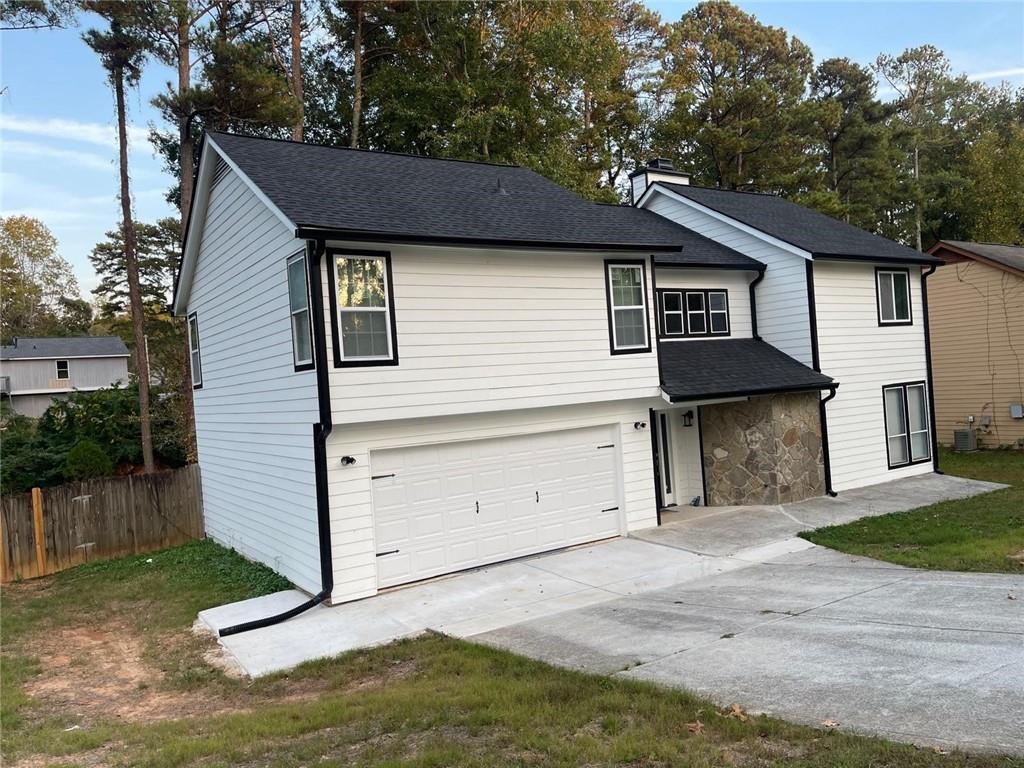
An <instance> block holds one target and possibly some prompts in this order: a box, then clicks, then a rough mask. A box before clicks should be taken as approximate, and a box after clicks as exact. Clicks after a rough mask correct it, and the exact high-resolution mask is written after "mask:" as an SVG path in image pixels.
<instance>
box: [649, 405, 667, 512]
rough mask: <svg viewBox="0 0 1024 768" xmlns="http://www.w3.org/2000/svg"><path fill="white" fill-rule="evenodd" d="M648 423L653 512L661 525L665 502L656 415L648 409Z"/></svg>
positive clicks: (652, 410)
mask: <svg viewBox="0 0 1024 768" xmlns="http://www.w3.org/2000/svg"><path fill="white" fill-rule="evenodd" d="M647 413H648V416H647V418H648V422H649V424H650V425H651V456H653V457H654V504H655V506H656V507H657V509H655V512H656V513H657V516H658V525H661V508H662V507H663V506H664V505H665V500H664V499H662V498H661V450H660V449H659V448H658V430H659V429H660V427H659V426H657V424H658V414H657V413H656V412H655V410H654V409H653V408H649V409H648V411H647Z"/></svg>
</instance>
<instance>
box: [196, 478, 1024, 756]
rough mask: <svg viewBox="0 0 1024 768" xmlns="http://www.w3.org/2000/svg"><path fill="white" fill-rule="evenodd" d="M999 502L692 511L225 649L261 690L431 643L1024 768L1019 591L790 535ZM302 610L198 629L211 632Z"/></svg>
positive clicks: (311, 615) (243, 615) (957, 490)
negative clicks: (382, 650) (421, 637)
mask: <svg viewBox="0 0 1024 768" xmlns="http://www.w3.org/2000/svg"><path fill="white" fill-rule="evenodd" d="M995 487H998V486H994V485H992V484H988V483H978V482H974V481H967V480H961V479H958V478H950V477H942V476H934V475H932V476H926V477H922V478H914V479H913V480H904V481H897V482H894V483H887V484H885V485H882V486H875V487H874V488H869V489H862V490H860V491H856V492H850V493H847V494H843V496H842V497H841V498H839V499H820V500H814V501H811V502H803V503H801V504H796V505H785V506H782V507H764V508H755V509H751V508H746V509H735V510H732V509H720V510H714V509H707V508H705V509H693V510H684V511H683V512H682V513H677V514H676V515H674V516H671V517H670V518H667V521H666V522H665V524H664V525H662V526H661V527H660V528H658V529H654V530H652V531H649V532H646V533H643V534H641V535H640V536H637V537H632V538H629V539H619V540H614V541H610V542H606V543H604V544H598V545H592V546H588V547H581V548H577V549H573V550H567V551H563V552H558V553H554V554H550V555H545V556H541V557H535V558H530V559H525V560H520V561H516V562H513V563H506V564H503V565H499V566H494V567H491V568H484V569H480V570H478V571H474V572H471V573H467V574H462V575H458V576H454V577H451V578H448V579H441V580H436V581H433V582H428V583H424V584H420V585H417V586H413V587H410V588H407V589H400V590H395V591H392V592H389V593H386V594H382V595H379V596H377V597H375V598H370V599H368V600H363V601H360V602H357V603H352V604H348V605H343V606H338V607H334V608H320V609H316V610H313V611H310V612H308V613H306V614H304V615H302V616H300V617H298V618H296V619H293V620H292V621H289V622H285V623H283V624H279V625H277V626H274V627H268V628H265V629H262V630H258V631H255V632H250V633H247V634H243V635H236V636H233V637H229V638H225V639H224V640H223V641H222V644H223V645H224V647H225V650H226V651H227V652H228V653H229V654H230V655H231V656H232V657H233V659H234V660H235V662H237V663H238V664H239V665H240V666H241V667H242V668H243V669H244V670H245V671H247V672H248V673H249V674H254V675H258V674H265V673H267V672H271V671H275V670H279V669H285V668H288V667H290V666H294V665H295V664H297V663H299V662H301V661H304V660H307V659H310V658H316V657H320V656H328V655H333V654H336V653H340V652H342V651H345V650H349V649H351V648H355V647H359V646H365V645H372V644H379V643H384V642H388V641H390V640H393V639H396V638H398V637H405V636H410V635H415V634H418V633H420V632H422V631H424V630H426V629H433V630H437V631H441V632H446V633H448V634H451V635H454V636H457V637H463V638H467V639H470V640H472V641H474V642H481V643H486V644H489V645H493V646H498V647H501V648H506V649H508V650H511V651H514V652H516V653H521V654H523V655H526V656H531V657H534V658H537V659H541V660H544V661H548V662H551V663H553V664H558V665H561V666H567V667H573V668H579V669H585V670H589V671H593V672H598V673H603V674H614V675H620V676H623V677H629V678H632V679H638V680H647V681H653V682H656V683H659V684H663V685H669V686H677V687H682V688H686V689H689V690H693V691H696V692H698V693H702V694H704V695H707V696H708V697H710V698H711V699H713V700H714V701H716V702H717V703H719V704H721V705H723V706H724V705H727V704H731V703H733V702H736V703H739V704H741V705H743V706H744V707H745V708H747V709H748V710H751V711H763V712H768V713H770V714H773V715H777V716H780V717H784V718H787V719H789V720H794V721H798V722H804V723H809V724H811V725H818V724H820V723H822V722H823V721H825V720H834V721H838V722H839V723H840V727H841V728H849V729H853V730H859V731H865V732H870V733H875V734H880V735H884V736H888V737H890V738H894V739H898V740H901V741H910V742H914V743H918V744H922V745H929V746H930V745H958V746H962V747H965V748H969V749H986V750H996V751H1005V752H1013V753H1020V754H1024V577H1020V576H1008V575H995V574H962V573H940V572H926V571H917V570H912V569H905V568H899V567H896V566H891V565H888V564H884V563H880V562H878V561H874V560H868V559H864V558H855V557H849V556H846V555H841V554H839V553H836V552H833V551H831V550H828V549H824V548H821V547H817V546H814V545H812V544H810V543H809V542H806V541H804V540H802V539H798V538H794V536H793V535H794V533H796V532H797V531H799V530H802V529H805V528H808V527H817V526H819V525H826V524H829V523H832V522H845V521H846V520H850V519H855V518H858V517H863V516H865V515H870V514H884V513H886V512H891V511H896V510H898V509H908V508H912V507H916V506H920V505H922V504H928V503H931V502H933V501H937V500H939V499H944V498H958V497H964V496H969V495H973V494H975V493H980V492H984V491H986V490H991V489H993V488H995ZM686 512H689V514H685V513H686ZM299 598H300V596H299V595H298V594H297V593H294V592H286V593H278V594H277V595H270V596H268V597H265V598H257V599H256V600H253V601H245V602H243V603H235V604H232V605H228V606H221V607H220V608H215V609H211V610H210V611H204V612H203V613H202V614H200V620H201V621H202V623H204V624H205V625H207V626H209V627H211V628H216V627H219V626H225V625H227V624H230V623H234V622H235V621H239V620H244V619H248V618H254V617H256V616H263V615H267V614H268V613H270V612H272V611H273V610H280V609H282V608H284V607H290V606H291V605H294V604H296V603H297V602H299Z"/></svg>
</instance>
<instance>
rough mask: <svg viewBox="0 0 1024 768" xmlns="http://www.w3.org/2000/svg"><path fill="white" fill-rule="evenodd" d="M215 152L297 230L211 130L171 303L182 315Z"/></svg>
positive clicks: (192, 273)
mask: <svg viewBox="0 0 1024 768" xmlns="http://www.w3.org/2000/svg"><path fill="white" fill-rule="evenodd" d="M213 153H216V156H217V157H219V158H220V159H221V160H223V161H224V163H225V165H227V166H228V168H230V169H231V170H232V171H233V172H234V173H235V174H236V175H237V176H238V178H239V179H241V181H242V183H243V184H245V186H246V187H248V189H249V190H250V191H251V192H252V193H253V194H254V195H255V196H256V199H257V200H259V201H260V202H261V203H263V205H265V206H266V207H267V209H268V210H269V211H270V212H271V213H273V214H274V216H275V217H276V218H277V219H278V221H280V222H281V223H282V224H283V225H284V226H285V227H286V228H287V229H288V231H289V232H294V231H295V230H296V229H297V227H296V224H295V222H293V221H292V220H291V219H289V218H288V217H287V216H285V215H284V212H283V211H282V210H281V209H280V208H278V207H277V206H276V205H274V204H273V203H272V202H271V201H270V198H269V197H267V196H266V195H265V194H264V193H263V190H261V189H260V188H259V187H258V186H256V184H255V183H254V182H253V180H252V179H250V178H249V177H248V176H247V175H246V174H245V173H243V172H242V169H241V168H239V167H238V164H237V163H236V162H235V161H234V160H232V159H231V158H230V157H228V154H227V152H225V151H224V150H223V149H221V148H220V147H219V146H217V142H216V141H215V140H214V138H213V137H212V136H210V135H209V134H207V136H206V138H205V141H204V142H203V154H202V156H201V157H200V158H199V173H198V174H197V177H196V188H195V191H194V192H193V197H192V211H191V215H190V216H189V221H188V231H187V232H186V233H185V251H184V253H182V258H181V274H180V275H179V276H178V291H177V293H176V294H175V296H174V305H173V306H172V307H171V309H172V311H173V314H174V315H176V316H178V317H183V316H184V315H185V312H186V309H187V307H188V297H189V294H190V292H191V290H192V276H193V275H194V274H195V270H196V259H197V258H198V257H199V242H200V240H202V239H203V226H204V225H205V224H206V208H207V206H208V205H209V203H210V187H211V185H212V184H213V172H214V168H215V167H216V165H217V164H216V163H215V162H214V160H213V159H212V158H213Z"/></svg>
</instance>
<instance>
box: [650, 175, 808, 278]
mask: <svg viewBox="0 0 1024 768" xmlns="http://www.w3.org/2000/svg"><path fill="white" fill-rule="evenodd" d="M655 193H657V194H659V195H664V196H665V197H667V198H669V199H670V200H675V201H676V202H678V203H682V204H683V205H685V206H687V207H689V208H693V209H694V210H696V211H700V212H701V213H705V214H707V215H708V216H710V217H711V218H713V219H717V220H718V221H723V222H725V223H726V224H728V225H730V226H732V227H735V228H736V229H738V230H740V231H741V232H746V233H747V234H748V235H751V236H752V237H756V238H757V239H758V240H762V241H764V242H766V243H770V244H771V245H774V246H775V247H776V248H780V249H782V250H783V251H786V252H788V253H792V254H793V255H795V256H799V257H800V258H802V259H807V260H808V261H810V260H811V259H812V256H811V252H810V251H805V250H804V249H803V248H798V247H797V246H795V245H793V244H792V243H787V242H786V241H785V240H780V239H779V238H777V237H773V236H772V235H769V234H768V233H767V232H762V231H761V230H760V229H757V228H756V227H752V226H750V225H749V224H744V223H743V222H742V221H737V220H736V219H734V218H732V217H731V216H726V215H725V214H724V213H719V212H718V211H716V210H714V209H713V208H708V207H707V206H706V205H701V204H700V203H697V202H694V201H693V200H691V199H690V198H688V197H685V196H684V195H680V194H677V193H675V192H673V191H672V190H670V189H665V188H664V187H662V186H661V185H660V184H658V182H654V183H653V184H651V186H649V187H648V188H647V191H646V192H644V194H643V197H641V198H640V202H638V203H637V207H638V208H646V207H647V206H646V204H647V202H648V201H649V200H650V199H651V198H652V197H653V196H654V194H655Z"/></svg>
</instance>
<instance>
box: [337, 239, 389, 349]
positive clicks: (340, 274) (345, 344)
mask: <svg viewBox="0 0 1024 768" xmlns="http://www.w3.org/2000/svg"><path fill="white" fill-rule="evenodd" d="M390 277H391V270H390V265H389V258H388V255H387V254H383V253H381V254H370V253H335V254H334V286H335V294H334V295H335V304H336V306H337V312H338V317H337V329H336V331H337V334H338V343H337V346H336V349H337V353H338V360H337V364H338V365H373V364H386V363H395V362H397V360H398V354H397V350H396V344H395V338H394V322H393V308H392V306H391V285H390Z"/></svg>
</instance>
